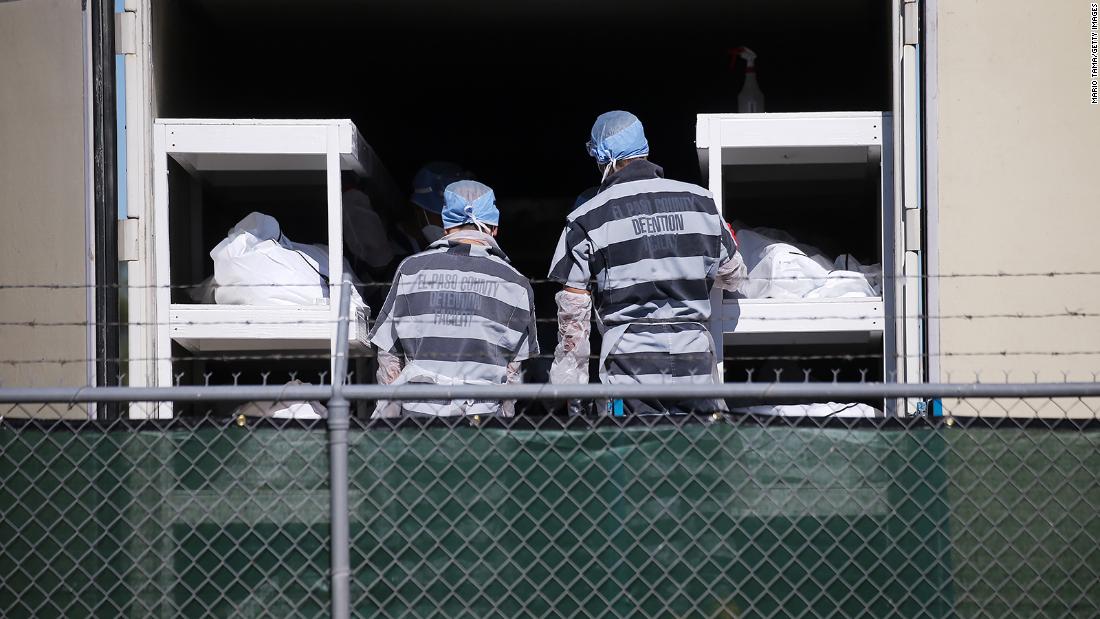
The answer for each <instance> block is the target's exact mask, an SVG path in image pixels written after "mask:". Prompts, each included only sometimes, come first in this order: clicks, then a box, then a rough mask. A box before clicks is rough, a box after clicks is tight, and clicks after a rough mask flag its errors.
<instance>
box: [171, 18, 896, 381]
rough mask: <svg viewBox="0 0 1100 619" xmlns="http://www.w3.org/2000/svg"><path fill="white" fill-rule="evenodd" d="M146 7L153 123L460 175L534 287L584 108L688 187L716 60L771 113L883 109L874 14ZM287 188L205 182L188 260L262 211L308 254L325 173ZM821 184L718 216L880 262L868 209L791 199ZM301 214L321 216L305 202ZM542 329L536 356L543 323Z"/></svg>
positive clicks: (729, 107)
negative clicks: (631, 124)
mask: <svg viewBox="0 0 1100 619" xmlns="http://www.w3.org/2000/svg"><path fill="white" fill-rule="evenodd" d="M153 9H154V15H153V19H154V30H155V36H154V41H155V49H154V59H155V60H154V83H155V90H156V97H155V101H156V108H157V109H156V112H155V113H156V115H157V116H159V117H176V118H192V117H198V118H350V119H352V120H353V121H354V122H355V124H356V125H357V127H358V128H359V130H360V132H361V133H362V134H363V136H364V138H365V139H366V140H367V142H369V143H370V144H371V146H372V147H373V148H374V149H375V151H377V153H378V155H379V157H380V158H381V160H382V161H383V162H384V163H385V164H386V166H387V167H388V169H389V171H390V172H391V174H392V176H393V178H394V179H395V180H396V182H397V184H398V185H399V186H400V188H401V189H402V190H404V191H408V190H409V188H410V186H411V180H412V176H413V174H414V173H415V171H416V170H417V169H418V167H419V166H421V165H422V164H423V163H425V162H428V161H432V160H452V161H456V162H459V163H461V164H462V165H464V166H466V167H467V168H468V169H470V170H472V171H474V172H475V173H476V175H477V177H478V179H479V180H481V181H483V182H485V183H486V184H488V185H490V186H491V187H493V189H494V190H495V191H496V194H497V197H498V204H499V206H500V208H501V220H502V221H501V232H500V237H499V240H500V243H501V245H502V247H503V248H504V250H505V251H506V252H508V253H509V255H510V256H511V258H512V261H513V264H514V265H515V266H516V267H517V268H518V269H519V270H520V271H521V272H523V273H524V274H525V275H527V276H528V277H530V278H532V279H535V280H537V279H542V278H544V277H545V275H546V272H547V269H548V265H549V261H550V257H551V254H552V252H553V249H554V246H555V244H556V242H557V239H558V235H559V234H560V231H561V227H562V224H563V221H564V217H565V215H566V214H567V213H568V211H569V210H570V208H571V207H572V205H573V202H574V199H575V198H576V196H577V195H578V194H580V193H581V192H582V191H584V190H585V189H586V188H589V187H591V186H593V185H596V184H598V182H599V173H598V171H597V169H596V166H595V164H594V162H593V161H592V160H591V159H590V158H589V157H588V156H587V155H586V153H585V150H584V143H585V141H586V140H587V134H588V130H589V128H590V127H591V124H592V121H593V120H594V118H595V117H596V116H597V115H598V114H599V113H601V112H604V111H607V110H610V109H626V110H630V111H632V112H634V113H635V114H637V115H638V116H639V117H640V118H641V119H642V121H643V123H644V124H645V129H646V134H647V137H648V139H649V142H650V147H651V153H652V154H651V159H652V160H653V161H654V162H656V163H658V164H659V165H661V166H663V167H664V169H665V173H666V175H667V176H669V177H671V178H676V179H678V180H684V181H689V182H695V183H701V176H700V170H699V162H698V158H697V154H696V150H695V145H694V137H695V120H696V114H699V113H706V112H734V111H736V108H737V94H738V92H739V91H740V88H741V85H742V80H743V76H744V72H743V68H744V63H743V61H740V62H738V63H737V64H736V66H733V65H731V56H730V52H729V50H730V48H733V47H736V46H742V45H743V46H748V47H751V48H752V49H753V50H755V51H756V52H757V54H758V55H759V60H758V61H757V70H758V78H759V83H760V87H761V89H762V90H763V92H764V94H765V96H766V98H767V101H766V103H767V111H768V112H810V111H814V112H818V111H860V110H887V109H889V102H890V58H889V50H890V39H889V37H890V23H889V19H888V10H889V3H886V2H881V1H874V0H837V1H833V2H809V1H795V0H751V1H744V0H734V1H718V0H714V1H701V2H692V1H688V2H678V3H669V2H663V1H658V0H642V1H632V2H626V1H624V0H611V1H605V2H580V1H575V0H568V1H564V2H505V1H495V2H483V3H468V2H456V1H449V0H424V1H421V2H402V1H398V0H384V1H373V2H352V1H346V2H344V1H338V0H314V1H311V2H304V1H298V2H293V1H289V0H283V1H278V2H264V3H255V2H246V1H245V0H165V1H164V2H160V3H155V5H154V7H153ZM302 183H303V186H302V187H300V188H298V189H296V190H288V189H287V188H286V187H275V188H271V187H262V186H257V187H242V186H240V185H239V184H233V185H231V186H227V187H208V188H206V189H205V190H204V200H205V203H204V206H203V208H205V209H208V212H206V213H205V214H204V218H203V221H204V227H205V230H204V234H203V236H204V245H205V247H204V251H208V250H209V249H210V248H211V247H213V245H215V244H216V243H217V242H218V241H219V240H220V239H221V238H224V235H225V232H226V231H227V230H228V229H229V227H230V226H232V225H233V224H234V223H235V222H236V221H237V220H239V219H240V218H241V217H243V216H244V215H246V214H247V213H248V212H249V211H251V210H265V212H268V213H269V214H272V215H274V216H276V217H277V218H278V219H279V221H280V223H281V224H282V226H283V229H284V231H285V233H286V234H287V235H288V236H289V237H290V238H292V239H293V240H295V241H299V242H323V241H324V238H325V221H324V217H323V215H322V216H320V217H318V216H316V215H306V214H304V213H310V212H312V213H318V212H320V213H323V212H324V209H323V204H324V191H323V177H322V176H321V175H317V177H316V178H315V179H310V178H306V179H304V180H303V181H302ZM835 184H836V183H833V185H835ZM828 185H829V183H828V182H827V181H819V184H818V185H815V184H814V182H812V181H807V182H802V183H798V184H790V183H784V182H774V179H773V182H771V183H770V184H766V185H759V184H757V185H752V184H750V185H747V186H745V187H740V188H738V187H733V188H730V189H728V190H727V194H728V195H729V196H730V198H729V199H728V200H727V203H726V205H725V208H726V215H727V217H728V218H729V219H731V220H736V221H739V222H742V223H744V224H745V225H753V226H770V227H776V228H782V229H786V230H789V231H791V232H792V233H794V234H795V235H796V236H799V234H800V232H801V234H802V236H803V237H805V240H806V241H807V242H812V243H815V244H818V245H819V246H821V247H822V248H823V249H826V250H828V251H831V252H835V253H840V252H843V251H851V252H852V253H854V254H856V255H857V256H858V255H859V254H863V255H864V257H865V258H866V259H867V261H868V262H876V261H877V259H876V258H875V256H874V254H875V253H876V252H879V251H880V247H879V240H878V234H877V228H876V226H879V225H880V220H879V218H878V214H876V213H873V212H868V209H865V208H858V209H842V210H840V211H835V210H833V209H821V208H805V206H804V201H802V200H801V197H803V196H805V195H832V194H835V193H836V191H833V190H828V191H824V190H823V189H827V188H828V187H827V186H828ZM833 189H835V187H834V188H833ZM840 193H841V194H843V195H847V196H848V197H850V198H851V199H854V200H865V194H867V193H871V194H873V193H874V190H873V189H872V190H870V191H868V188H867V187H864V186H863V185H861V184H860V183H855V185H853V186H841V187H840ZM737 196H740V197H741V198H740V200H741V201H740V202H738V203H734V202H736V201H737V199H738V198H737ZM845 199H847V198H845ZM309 203H316V204H317V205H318V209H317V210H311V209H303V208H301V207H302V206H303V205H307V204H309ZM259 206H262V207H263V208H259ZM397 206H398V207H399V208H400V207H404V206H406V205H403V204H402V205H397ZM874 208H877V207H872V208H871V210H873V209H874ZM807 235H808V236H807ZM174 259H175V258H174ZM183 259H184V260H193V257H191V258H183ZM207 262H209V261H208V260H207ZM206 268H207V269H208V272H207V273H206V274H207V275H209V274H210V273H212V265H208V266H207V267H206ZM174 272H177V273H178V272H180V271H178V270H175V269H174ZM200 274H201V273H192V274H190V275H189V277H197V276H198V275H200ZM181 277H182V276H181ZM174 283H177V282H174ZM191 283H193V282H191ZM556 289H557V288H556V286H553V285H546V284H544V285H536V286H535V290H536V294H537V295H538V299H537V310H538V313H539V314H540V316H541V317H542V318H553V317H554V303H553V294H554V292H555V291H556ZM373 305H374V303H372V306H373ZM542 326H543V329H542V331H541V333H540V343H541V345H542V348H543V352H544V353H549V352H552V350H553V345H554V342H555V337H556V335H555V334H556V329H555V328H554V326H553V325H552V324H549V323H544V324H543V325H542ZM238 365H240V364H238ZM261 365H265V364H261ZM297 365H301V363H299V364H297ZM320 365H324V364H320ZM834 365H835V364H834ZM864 365H866V364H864ZM266 366H267V368H268V369H270V366H271V364H270V363H266ZM280 378H285V377H282V376H276V375H274V374H273V375H272V376H271V378H270V380H271V381H275V380H278V379H280ZM792 378H793V376H792ZM815 378H817V377H816V376H815ZM831 378H832V376H831V374H826V375H823V376H821V377H820V379H822V380H826V379H827V380H831ZM849 378H854V379H856V380H858V379H859V376H858V375H855V376H854V377H849ZM732 379H733V380H743V379H744V374H743V373H742V374H741V375H740V377H737V376H734V377H733V378H732ZM799 379H801V374H799ZM303 380H306V379H305V378H303ZM535 380H539V378H535Z"/></svg>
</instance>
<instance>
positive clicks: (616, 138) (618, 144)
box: [587, 110, 649, 165]
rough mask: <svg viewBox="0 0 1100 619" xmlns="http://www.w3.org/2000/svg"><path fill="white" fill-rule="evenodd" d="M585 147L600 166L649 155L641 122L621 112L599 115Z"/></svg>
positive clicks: (635, 117) (631, 115) (633, 116)
mask: <svg viewBox="0 0 1100 619" xmlns="http://www.w3.org/2000/svg"><path fill="white" fill-rule="evenodd" d="M587 146H588V154H589V155H592V156H593V157H595V158H596V163H598V164H600V165H607V164H609V163H611V162H612V161H622V160H623V159H631V158H634V157H644V156H646V155H648V154H649V142H647V141H646V139H645V131H643V130H642V121H640V120H638V117H637V116H635V115H633V114H631V113H630V112H623V111H621V110H616V111H614V112H606V113H604V114H600V116H599V118H597V119H596V122H595V124H593V125H592V139H591V140H589V141H588V145H587Z"/></svg>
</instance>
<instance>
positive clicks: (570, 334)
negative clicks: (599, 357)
mask: <svg viewBox="0 0 1100 619" xmlns="http://www.w3.org/2000/svg"><path fill="white" fill-rule="evenodd" d="M554 301H556V302H557V305H558V345H557V346H556V347H555V348H554V363H553V364H551V366H550V382H551V383H553V384H555V385H575V384H585V383H587V382H588V357H589V355H590V353H591V351H592V344H591V343H590V342H589V341H588V336H589V335H590V334H591V332H592V322H591V320H592V295H590V294H582V293H577V292H569V291H568V290H562V291H561V292H559V293H558V294H556V295H554Z"/></svg>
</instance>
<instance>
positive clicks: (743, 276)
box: [714, 251, 749, 292]
mask: <svg viewBox="0 0 1100 619" xmlns="http://www.w3.org/2000/svg"><path fill="white" fill-rule="evenodd" d="M748 281H749V270H748V268H747V267H745V261H744V259H742V258H741V252H739V251H734V252H733V256H731V257H730V259H729V260H727V261H726V263H725V264H723V265H722V266H720V267H718V274H717V275H715V277H714V287H715V288H721V289H722V290H728V291H730V292H737V291H738V290H740V289H741V286H743V285H745V283H746V282H748Z"/></svg>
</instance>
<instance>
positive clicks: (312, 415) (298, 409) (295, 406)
mask: <svg viewBox="0 0 1100 619" xmlns="http://www.w3.org/2000/svg"><path fill="white" fill-rule="evenodd" d="M304 384H306V383H303V382H302V381H300V380H292V381H290V382H289V383H287V386H298V385H304ZM234 414H236V415H246V416H249V417H271V418H274V419H324V418H326V417H328V409H327V408H325V405H324V404H321V403H320V402H266V401H261V402H246V403H244V404H241V405H240V406H238V407H237V410H236V411H235V412H234Z"/></svg>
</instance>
